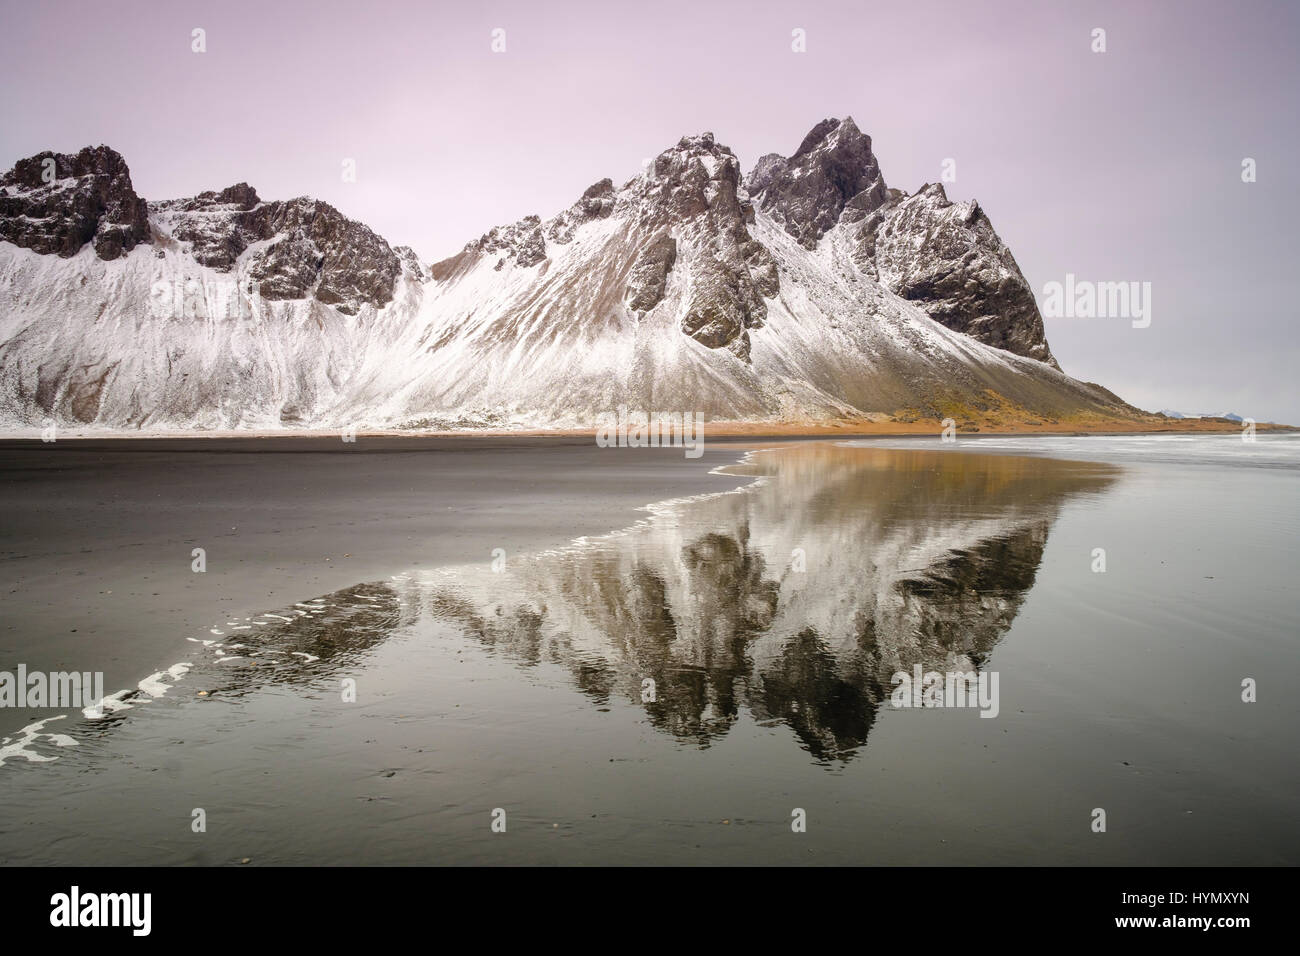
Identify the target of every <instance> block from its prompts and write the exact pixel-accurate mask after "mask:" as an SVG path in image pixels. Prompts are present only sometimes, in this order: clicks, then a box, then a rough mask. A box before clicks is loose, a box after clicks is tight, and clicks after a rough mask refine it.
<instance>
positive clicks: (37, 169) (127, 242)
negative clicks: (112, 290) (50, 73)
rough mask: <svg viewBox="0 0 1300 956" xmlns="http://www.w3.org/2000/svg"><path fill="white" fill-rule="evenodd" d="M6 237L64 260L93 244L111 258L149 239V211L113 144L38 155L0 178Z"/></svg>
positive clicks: (0, 235)
mask: <svg viewBox="0 0 1300 956" xmlns="http://www.w3.org/2000/svg"><path fill="white" fill-rule="evenodd" d="M0 239H3V240H6V241H8V242H12V243H13V244H14V245H16V246H22V247H23V248H25V249H31V250H33V251H35V252H39V253H41V254H42V255H58V256H62V257H64V258H68V257H71V256H75V255H76V254H77V252H78V251H79V250H80V249H81V247H82V246H84V245H85V244H86V243H88V242H91V243H94V246H95V254H96V255H97V256H99V258H101V259H108V260H111V259H116V258H117V257H118V256H120V255H122V254H123V253H126V252H130V251H131V250H132V249H133V248H135V247H136V246H137V245H138V244H140V243H142V242H148V241H149V213H148V209H147V208H146V205H145V201H144V200H143V199H141V198H140V197H139V196H137V195H136V194H135V189H134V188H133V187H132V185H131V172H130V170H129V169H127V166H126V161H125V160H124V159H122V157H121V156H120V155H118V153H116V152H114V151H113V150H111V149H109V148H108V147H107V146H96V147H93V148H92V147H89V146H88V147H86V148H85V149H83V150H82V151H81V152H79V153H77V154H76V155H69V154H66V153H52V152H44V153H37V154H36V155H35V156H31V157H29V158H27V159H23V160H19V161H18V162H17V163H16V164H15V165H14V168H13V169H11V170H9V172H7V173H5V175H4V176H3V177H0Z"/></svg>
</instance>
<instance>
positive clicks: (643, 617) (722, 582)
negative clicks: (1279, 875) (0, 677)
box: [0, 436, 1300, 864]
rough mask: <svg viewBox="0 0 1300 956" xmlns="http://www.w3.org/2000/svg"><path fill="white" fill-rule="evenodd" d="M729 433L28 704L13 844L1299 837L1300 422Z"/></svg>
mask: <svg viewBox="0 0 1300 956" xmlns="http://www.w3.org/2000/svg"><path fill="white" fill-rule="evenodd" d="M620 453H622V452H620ZM627 454H629V455H631V454H635V451H628V452H627ZM728 472H729V473H732V474H735V475H736V476H737V486H738V488H737V490H736V491H733V492H729V493H723V494H717V495H712V496H707V497H701V498H696V499H687V500H681V501H674V502H664V503H660V504H658V505H654V506H652V507H651V508H650V509H649V510H648V512H647V513H646V517H645V518H644V520H642V521H641V522H639V523H638V524H636V525H635V526H633V527H630V528H627V529H623V530H621V531H618V532H615V533H612V534H609V535H606V536H602V537H599V538H588V539H582V540H579V541H577V542H574V543H573V544H572V545H571V546H569V547H566V548H563V549H559V550H556V551H552V552H546V553H542V554H535V555H526V556H525V555H520V556H510V555H507V556H506V559H505V561H504V563H503V564H499V566H498V567H495V568H494V567H493V566H492V565H490V564H486V563H485V564H482V565H475V566H465V567H445V568H437V569H434V570H424V571H411V572H409V573H406V574H400V575H396V576H394V577H393V578H392V579H391V580H387V581H380V582H370V583H362V584H358V585H357V586H355V587H352V588H348V589H345V590H343V591H339V592H336V593H332V594H326V595H321V596H318V597H316V598H312V599H305V600H303V601H302V602H298V603H296V604H294V605H293V606H290V607H285V608H266V609H261V613H255V612H257V611H258V610H259V609H256V608H249V609H247V614H246V616H242V617H241V616H237V617H235V618H233V619H223V620H218V621H214V622H213V627H212V629H211V630H210V631H209V632H208V633H203V634H195V635H189V637H190V638H191V639H190V640H185V637H186V636H180V637H178V651H177V658H176V663H178V664H181V665H187V666H180V667H174V668H173V669H172V670H171V671H170V672H169V671H168V670H166V668H167V667H168V666H170V665H172V664H173V662H172V661H160V662H158V663H159V666H160V667H161V668H163V670H162V671H160V674H159V675H155V677H156V678H157V683H160V684H162V685H165V686H167V687H169V688H170V689H169V692H167V693H165V694H162V695H160V696H158V697H157V698H156V699H153V700H151V701H147V700H146V699H145V698H144V697H143V696H141V695H140V694H138V693H137V694H132V695H126V696H123V697H122V698H121V699H120V703H121V704H122V705H126V706H123V707H122V708H121V709H119V710H116V711H114V712H113V713H112V714H111V715H110V716H108V717H107V718H105V719H103V720H99V721H89V720H84V719H82V718H81V717H80V715H79V714H75V713H72V714H69V715H68V716H67V717H66V718H63V719H59V720H57V721H50V722H46V723H45V724H44V725H43V726H40V727H36V728H28V730H27V731H26V732H24V733H22V734H15V735H11V736H10V737H8V738H5V740H4V742H3V746H0V756H3V760H4V765H3V766H0V860H3V861H4V862H8V863H35V862H41V863H45V862H54V863H79V864H80V863H91V864H94V863H182V862H195V863H212V864H224V863H231V862H238V861H239V860H241V859H243V858H250V859H251V860H252V861H253V862H254V863H260V864H277V863H364V864H370V863H374V864H378V863H539V862H540V863H546V862H557V863H840V864H852V863H862V864H907V863H931V864H937V863H983V862H988V863H1035V864H1107V863H1120V864H1231V863H1244V864H1296V863H1297V862H1300V823H1297V821H1296V814H1295V812H1294V806H1295V803H1296V799H1297V797H1298V796H1300V769H1298V767H1297V761H1296V757H1295V755H1296V753H1297V744H1298V743H1300V703H1297V695H1296V689H1297V688H1300V654H1297V650H1298V649H1300V648H1298V641H1300V611H1298V610H1297V600H1296V589H1295V578H1296V572H1297V569H1298V567H1300V561H1298V560H1297V550H1296V543H1295V542H1296V534H1297V531H1300V508H1298V505H1297V502H1300V440H1297V438H1295V437H1291V436H1287V437H1269V436H1260V438H1259V440H1258V441H1257V442H1255V443H1253V444H1247V443H1243V442H1241V441H1240V440H1239V439H1237V438H1235V437H1234V438H1217V437H1195V438H1161V439H1148V438H1122V439H1105V438H1088V439H1039V438H1028V439H1004V440H992V439H988V440H978V439H962V440H960V441H959V442H958V443H957V444H956V445H954V446H941V445H939V444H938V443H936V442H933V441H919V440H918V441H911V442H909V441H890V442H879V441H870V442H860V443H857V444H852V443H850V444H834V443H828V442H810V443H802V444H790V445H782V446H780V447H777V448H774V449H771V450H767V451H760V452H757V453H753V454H751V455H750V456H749V457H748V458H747V460H746V461H744V462H743V463H740V464H737V465H735V466H733V467H731V468H729V469H728ZM538 480H539V481H544V480H545V476H544V475H539V476H538ZM1098 549H1102V550H1103V551H1104V555H1105V571H1104V573H1099V572H1098V571H1097V570H1095V568H1097V566H1098V558H1097V556H1098ZM203 641H207V642H209V643H207V644H204V643H201V642H203ZM918 665H919V666H920V667H921V668H922V669H923V670H924V671H938V672H950V671H976V672H979V673H986V674H993V673H996V675H997V678H998V685H997V686H998V691H999V701H998V713H997V716H996V717H994V718H991V719H985V718H981V717H980V716H979V711H978V710H977V709H971V708H962V709H958V708H938V709H934V708H921V709H913V708H905V709H900V708H896V707H894V706H893V705H892V704H891V691H892V690H893V684H892V677H893V675H894V674H896V673H898V672H907V673H911V672H912V671H913V668H914V667H916V666H918ZM1246 678H1253V679H1254V680H1256V681H1257V682H1258V700H1257V702H1255V703H1244V702H1243V701H1242V681H1243V680H1244V679H1246ZM353 686H355V695H356V700H355V701H354V702H353V701H345V700H344V699H343V698H344V696H345V691H346V690H347V689H349V688H351V687H353ZM195 808H202V809H203V810H204V811H205V813H206V819H207V830H206V832H204V833H194V832H193V831H192V828H191V820H192V816H193V811H194V810H195ZM498 808H500V809H501V810H503V811H504V815H505V820H506V832H505V833H495V832H493V830H492V822H493V811H494V810H496V809H498ZM1097 808H1101V809H1104V810H1105V813H1106V823H1107V826H1106V832H1104V833H1096V832H1093V829H1092V823H1093V819H1094V811H1095V810H1096V809H1097ZM796 809H798V810H801V811H803V814H804V815H805V816H806V820H807V828H806V832H802V833H796V832H793V831H792V828H791V820H792V813H794V811H795V810H796Z"/></svg>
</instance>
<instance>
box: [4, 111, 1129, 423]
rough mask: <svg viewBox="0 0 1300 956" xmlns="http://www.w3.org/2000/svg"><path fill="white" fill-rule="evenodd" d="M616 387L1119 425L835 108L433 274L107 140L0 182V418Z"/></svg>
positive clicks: (316, 214) (610, 185) (407, 256)
mask: <svg viewBox="0 0 1300 956" xmlns="http://www.w3.org/2000/svg"><path fill="white" fill-rule="evenodd" d="M47 158H48V159H49V160H50V162H48V163H47V162H45V161H44V160H45V159H47ZM46 169H50V170H52V172H46V173H44V177H42V172H43V171H44V170H46ZM87 247H90V248H89V249H87ZM142 247H143V248H142ZM619 405H626V406H628V407H629V408H644V409H682V410H685V409H689V410H692V411H698V412H700V413H701V414H703V415H704V416H705V417H706V418H709V419H719V418H723V419H730V420H741V419H749V420H768V421H810V420H820V419H827V418H836V419H838V418H846V417H849V418H852V417H860V416H869V417H884V418H894V419H902V420H907V421H911V420H915V419H917V418H934V419H936V420H937V419H938V418H942V417H955V418H958V419H959V420H966V419H968V418H971V417H974V416H978V415H979V414H982V413H983V411H989V413H990V414H992V413H993V411H997V413H998V414H1002V415H1022V416H1025V417H1027V418H1028V417H1033V418H1054V417H1057V416H1065V415H1076V414H1078V415H1107V416H1126V415H1129V414H1131V413H1134V410H1133V409H1130V408H1129V407H1128V406H1126V405H1124V404H1123V403H1122V402H1120V401H1119V400H1118V399H1116V398H1115V397H1114V396H1113V395H1112V394H1110V393H1109V392H1106V391H1105V390H1104V389H1102V388H1100V387H1098V386H1095V385H1089V384H1086V383H1082V382H1077V381H1075V380H1073V379H1070V378H1068V377H1067V376H1065V375H1063V374H1061V373H1060V371H1059V369H1058V368H1057V367H1056V365H1055V360H1054V359H1053V358H1052V356H1051V353H1050V351H1049V350H1048V348H1047V343H1046V341H1045V339H1044V336H1043V327H1042V320H1041V317H1040V316H1039V314H1038V310H1037V306H1036V304H1035V303H1034V300H1033V295H1032V292H1031V290H1030V288H1029V286H1028V283H1027V282H1026V281H1025V280H1024V277H1023V276H1022V275H1021V274H1020V271H1019V269H1018V268H1017V267H1016V264H1015V260H1014V259H1013V258H1012V257H1011V254H1010V251H1009V250H1008V249H1007V248H1006V246H1005V244H1004V243H1002V241H1001V240H1000V239H999V238H998V236H997V234H996V233H995V232H994V231H993V227H992V224H991V223H990V222H989V220H988V217H987V215H986V214H985V213H984V211H983V209H982V208H981V207H980V206H979V204H978V203H974V202H968V203H953V202H951V201H949V200H948V198H947V196H946V195H945V194H944V191H943V189H942V188H941V187H939V186H925V187H923V188H922V189H921V190H919V191H918V192H917V193H916V194H915V195H912V196H908V195H907V194H906V193H904V192H902V191H901V190H897V189H890V188H888V187H887V186H886V185H885V180H884V177H883V175H882V173H881V170H880V165H879V163H878V162H877V160H876V157H875V155H874V153H873V152H872V146H871V139H870V137H869V136H867V135H866V134H864V133H863V132H862V131H861V130H860V129H858V127H857V125H856V124H855V123H854V122H853V120H852V119H851V118H845V119H843V120H836V119H828V120H823V121H822V122H820V123H818V124H817V125H816V126H815V127H814V128H813V129H812V130H811V131H810V132H809V133H808V134H807V135H806V136H805V137H804V138H803V139H802V141H801V142H800V143H799V146H798V148H797V149H796V150H795V151H794V153H793V154H792V155H791V156H789V157H788V158H787V157H783V156H780V155H777V154H775V153H773V154H768V155H766V156H764V157H762V158H761V159H760V160H759V161H758V163H757V164H756V165H755V166H754V168H753V169H752V170H751V171H750V173H749V175H748V176H744V175H742V169H741V164H740V161H739V159H738V158H737V157H736V155H735V154H734V153H733V152H732V151H731V150H730V149H728V148H727V147H726V146H724V145H722V144H720V143H718V142H717V140H716V139H715V137H714V136H713V135H712V134H711V133H701V134H698V135H692V136H684V137H682V138H681V139H680V140H679V141H678V142H677V143H676V144H675V145H673V146H671V147H669V148H668V149H665V150H664V151H662V152H661V153H659V155H657V156H656V157H654V158H653V160H651V161H650V162H649V163H647V164H646V166H645V168H644V169H643V170H642V171H641V172H640V173H639V174H638V175H634V176H632V177H631V178H629V179H627V180H626V181H625V182H623V184H622V185H615V181H614V180H613V179H609V178H606V179H601V180H599V181H598V182H596V183H594V184H592V185H591V186H590V187H588V188H587V189H586V190H584V191H583V192H582V194H581V195H579V196H578V197H577V199H576V200H575V201H574V203H573V204H572V205H571V206H569V207H568V208H567V209H564V210H562V211H560V212H558V213H556V214H555V215H553V216H551V217H550V218H543V217H542V216H540V215H529V216H525V217H524V218H522V219H520V220H518V221H517V222H514V223H510V224H507V225H503V226H498V227H496V228H494V229H491V230H489V231H488V232H487V233H485V234H484V235H482V236H480V237H479V238H478V239H475V240H473V241H471V242H469V243H468V244H466V246H465V247H464V248H463V249H462V250H461V251H460V252H459V253H457V254H456V255H454V256H452V257H450V258H449V259H445V260H443V261H441V262H437V263H434V264H433V265H432V266H429V267H427V268H426V267H425V266H424V264H422V263H421V262H420V259H419V257H418V256H417V255H416V254H415V253H414V252H413V251H412V250H411V249H410V248H409V247H405V246H399V247H396V248H393V247H391V246H390V245H389V244H388V243H387V242H386V241H385V240H384V239H383V238H381V237H380V236H378V235H376V234H375V233H374V232H372V231H371V230H370V229H369V228H367V227H366V226H365V225H363V224H362V223H359V222H356V221H355V220H351V219H348V218H347V217H346V216H344V215H343V214H342V213H340V212H339V211H338V210H337V209H335V208H334V207H333V206H331V205H330V204H328V203H325V202H322V201H320V200H315V199H311V198H308V197H299V198H296V199H290V200H283V201H281V200H271V201H268V200H264V199H262V198H261V197H260V196H259V195H258V193H257V191H256V190H255V189H254V188H253V187H252V186H250V185H248V184H247V183H237V184H235V185H232V186H228V187H226V188H224V189H221V190H215V191H208V192H203V193H200V194H199V195H197V196H194V197H191V198H184V199H172V200H165V201H160V202H153V203H145V201H144V200H143V199H141V198H140V197H138V196H136V195H135V193H134V191H133V190H132V188H131V184H130V175H129V172H128V170H127V168H126V164H125V162H124V161H123V160H122V158H121V157H120V156H118V155H117V154H116V153H115V152H113V151H112V150H110V149H108V148H107V147H99V148H98V149H88V150H83V151H82V152H81V153H78V154H76V155H75V156H56V155H55V154H39V155H38V156H35V157H31V158H29V159H27V160H23V161H22V162H20V163H19V164H17V165H16V166H15V168H14V169H13V170H12V171H10V172H9V173H8V174H6V175H5V176H4V177H3V179H2V180H0V423H6V422H7V423H10V424H11V425H12V424H15V423H17V424H23V425H32V424H43V423H46V422H48V421H49V420H55V421H59V422H64V423H70V424H89V425H93V426H100V427H106V428H137V427H139V428H151V427H171V428H200V429H206V428H221V429H226V428H275V427H297V426H313V427H321V426H327V427H332V426H334V425H343V426H353V425H355V426H362V425H371V426H376V427H380V426H382V427H399V428H400V427H425V426H429V425H441V426H442V427H448V426H450V425H462V426H474V425H481V426H491V425H501V424H512V423H513V424H519V425H526V426H530V427H546V426H556V427H586V426H587V425H588V424H589V423H590V422H592V421H593V420H595V418H596V416H599V415H601V414H603V413H605V412H607V411H608V410H609V409H612V408H616V407H618V406H619Z"/></svg>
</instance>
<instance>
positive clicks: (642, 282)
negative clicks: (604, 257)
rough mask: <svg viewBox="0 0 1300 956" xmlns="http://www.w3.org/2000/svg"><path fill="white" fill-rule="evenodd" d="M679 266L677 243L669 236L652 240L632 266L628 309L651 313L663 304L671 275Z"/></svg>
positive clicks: (628, 290)
mask: <svg viewBox="0 0 1300 956" xmlns="http://www.w3.org/2000/svg"><path fill="white" fill-rule="evenodd" d="M676 262H677V241H676V240H675V239H673V237H672V236H670V235H668V234H667V233H663V234H661V235H659V236H657V237H656V238H655V239H653V240H651V242H650V244H649V245H647V246H646V247H645V248H644V249H642V250H641V254H640V255H639V256H638V257H637V260H636V262H635V263H634V264H633V266H632V274H631V275H630V276H629V277H628V283H627V307H628V308H629V309H631V310H633V311H634V312H649V311H650V310H651V309H653V308H654V307H655V306H656V305H658V304H659V303H660V302H661V301H663V297H664V291H665V289H666V288H667V286H668V273H670V272H671V271H672V269H673V265H674V264H675V263H676Z"/></svg>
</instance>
